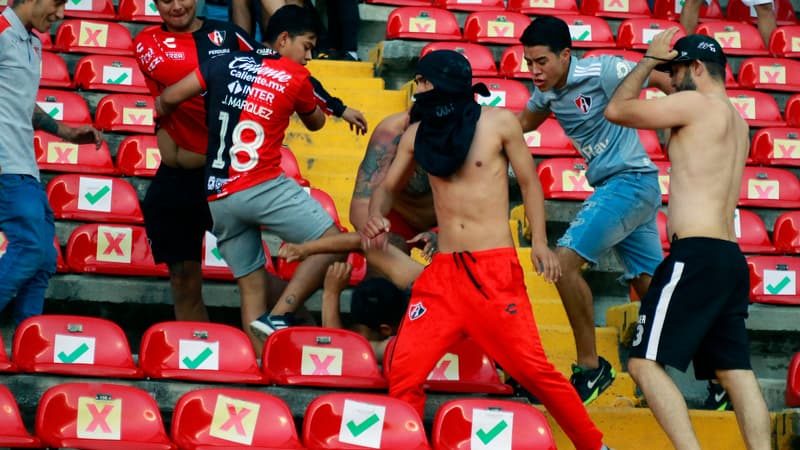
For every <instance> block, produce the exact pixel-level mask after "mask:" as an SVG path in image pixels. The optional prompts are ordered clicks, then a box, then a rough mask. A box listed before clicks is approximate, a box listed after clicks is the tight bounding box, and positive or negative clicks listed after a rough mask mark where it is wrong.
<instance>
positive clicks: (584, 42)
mask: <svg viewBox="0 0 800 450" xmlns="http://www.w3.org/2000/svg"><path fill="white" fill-rule="evenodd" d="M560 19H562V20H564V21H565V22H567V25H568V26H569V34H570V35H571V36H572V46H573V47H574V48H603V47H614V46H616V44H615V43H614V35H613V34H612V33H611V28H610V27H609V25H608V22H606V21H605V20H603V19H601V18H600V17H595V16H587V15H573V16H566V15H565V16H561V17H560Z"/></svg>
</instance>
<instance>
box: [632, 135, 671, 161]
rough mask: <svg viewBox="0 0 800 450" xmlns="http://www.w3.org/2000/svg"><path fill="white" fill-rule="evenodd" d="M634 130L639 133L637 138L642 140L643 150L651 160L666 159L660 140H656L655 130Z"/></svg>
mask: <svg viewBox="0 0 800 450" xmlns="http://www.w3.org/2000/svg"><path fill="white" fill-rule="evenodd" d="M636 131H637V132H638V133H639V140H640V141H641V142H642V146H643V147H644V151H645V152H647V156H649V157H650V159H651V160H653V161H664V160H666V159H667V154H666V153H665V152H664V150H663V149H662V148H661V142H660V141H659V140H658V133H656V131H655V130H636Z"/></svg>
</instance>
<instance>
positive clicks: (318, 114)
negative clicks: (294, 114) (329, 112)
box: [301, 108, 325, 131]
mask: <svg viewBox="0 0 800 450" xmlns="http://www.w3.org/2000/svg"><path fill="white" fill-rule="evenodd" d="M301 118H302V119H303V124H304V125H305V126H306V128H307V129H308V130H309V131H317V130H319V129H321V128H322V127H324V126H325V113H323V112H322V110H320V109H319V108H317V109H316V110H314V112H313V113H311V114H309V115H308V116H307V117H302V116H301Z"/></svg>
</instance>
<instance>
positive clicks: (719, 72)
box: [701, 61, 725, 84]
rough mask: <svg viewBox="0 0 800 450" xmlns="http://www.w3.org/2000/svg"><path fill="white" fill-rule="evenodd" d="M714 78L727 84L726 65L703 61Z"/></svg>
mask: <svg viewBox="0 0 800 450" xmlns="http://www.w3.org/2000/svg"><path fill="white" fill-rule="evenodd" d="M701 62H702V63H703V64H704V65H705V66H706V70H707V71H708V75H709V76H710V77H711V79H712V80H714V81H716V82H718V83H722V84H725V66H723V65H722V64H719V63H715V62H708V61H701Z"/></svg>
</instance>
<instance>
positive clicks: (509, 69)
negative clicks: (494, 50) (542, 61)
mask: <svg viewBox="0 0 800 450" xmlns="http://www.w3.org/2000/svg"><path fill="white" fill-rule="evenodd" d="M500 75H502V76H504V77H506V78H521V79H525V80H530V79H531V78H532V76H531V72H530V70H528V62H527V61H525V54H524V52H523V48H522V45H521V44H517V45H510V46H508V47H506V49H505V50H503V54H502V55H501V56H500Z"/></svg>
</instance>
